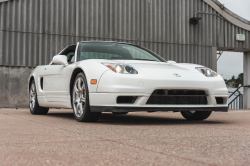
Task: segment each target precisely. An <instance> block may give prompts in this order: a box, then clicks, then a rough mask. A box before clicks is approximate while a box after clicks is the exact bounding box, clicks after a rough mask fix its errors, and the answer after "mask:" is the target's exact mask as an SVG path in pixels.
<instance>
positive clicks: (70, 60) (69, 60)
mask: <svg viewBox="0 0 250 166" xmlns="http://www.w3.org/2000/svg"><path fill="white" fill-rule="evenodd" d="M74 55H75V52H70V53H68V54H67V60H68V63H69V64H70V63H74V61H75V56H74Z"/></svg>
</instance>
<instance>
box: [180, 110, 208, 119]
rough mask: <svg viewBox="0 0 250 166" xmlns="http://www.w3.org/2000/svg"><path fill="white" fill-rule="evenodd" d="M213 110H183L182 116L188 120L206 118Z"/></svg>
mask: <svg viewBox="0 0 250 166" xmlns="http://www.w3.org/2000/svg"><path fill="white" fill-rule="evenodd" d="M211 113H212V111H182V112H181V114H182V116H183V117H184V118H185V119H187V120H205V119H207V118H208V117H209V116H210V115H211Z"/></svg>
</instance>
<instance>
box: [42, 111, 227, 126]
mask: <svg viewBox="0 0 250 166" xmlns="http://www.w3.org/2000/svg"><path fill="white" fill-rule="evenodd" d="M47 116H50V117H53V118H63V119H67V120H74V121H76V120H75V117H74V114H73V113H49V114H48V115H47ZM227 123H229V122H228V121H214V120H209V118H208V119H207V120H204V121H187V120H185V119H184V118H182V117H180V118H170V117H159V116H158V117H157V116H155V115H154V116H143V115H135V114H127V115H113V114H111V113H103V114H102V115H101V117H100V119H99V120H98V121H97V122H95V123H93V124H108V125H192V124H211V125H212V124H227Z"/></svg>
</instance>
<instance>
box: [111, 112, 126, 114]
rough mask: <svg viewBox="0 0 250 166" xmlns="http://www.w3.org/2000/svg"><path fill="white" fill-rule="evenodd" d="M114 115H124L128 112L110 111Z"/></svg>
mask: <svg viewBox="0 0 250 166" xmlns="http://www.w3.org/2000/svg"><path fill="white" fill-rule="evenodd" d="M112 113H113V114H114V115H126V114H128V112H112Z"/></svg>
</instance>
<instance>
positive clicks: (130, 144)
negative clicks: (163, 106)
mask: <svg viewBox="0 0 250 166" xmlns="http://www.w3.org/2000/svg"><path fill="white" fill-rule="evenodd" d="M0 165H1V166H5V165H26V166H28V165H227V166H228V165H237V166H240V165H246V166H248V165H250V111H230V112H229V113H213V114H212V116H211V117H210V118H209V119H208V120H206V121H202V122H190V121H186V120H185V119H184V118H183V117H182V116H181V115H180V113H172V112H171V113H170V112H169V113H162V112H159V113H129V114H128V115H113V114H110V113H105V114H103V115H102V117H101V118H100V120H99V121H98V122H96V123H79V122H76V120H75V119H74V115H73V113H72V110H62V109H54V110H51V111H50V112H49V114H48V115H31V114H30V113H29V110H28V109H18V110H15V109H0Z"/></svg>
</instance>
